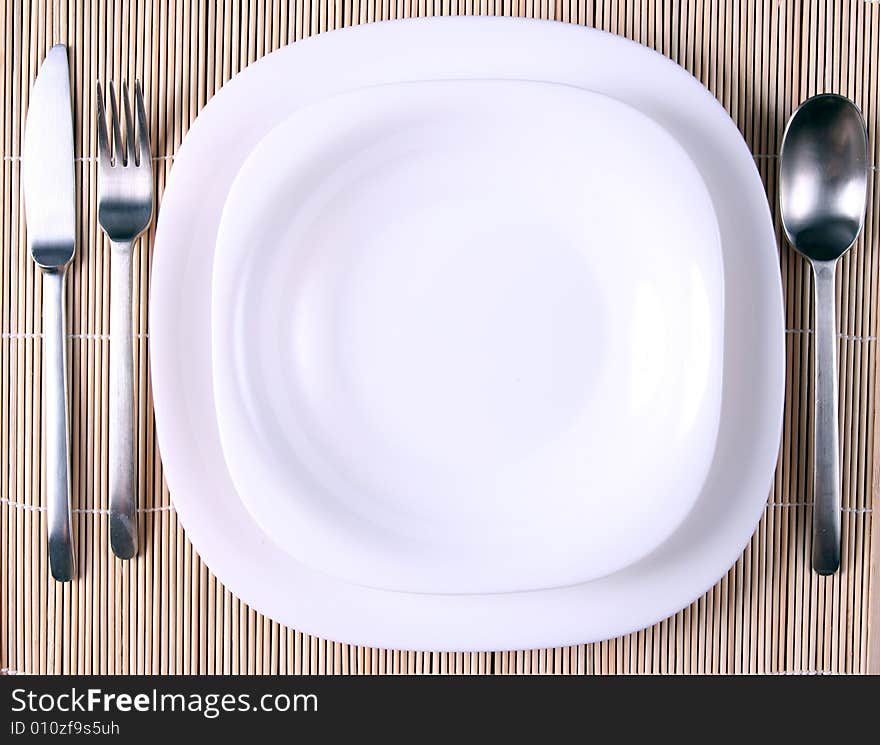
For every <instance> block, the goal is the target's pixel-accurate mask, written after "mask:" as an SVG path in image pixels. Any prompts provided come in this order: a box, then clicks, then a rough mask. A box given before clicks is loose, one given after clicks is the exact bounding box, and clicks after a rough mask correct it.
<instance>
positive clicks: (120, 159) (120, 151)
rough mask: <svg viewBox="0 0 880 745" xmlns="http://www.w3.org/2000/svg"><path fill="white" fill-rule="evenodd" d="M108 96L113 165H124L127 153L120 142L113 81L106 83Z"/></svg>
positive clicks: (117, 110) (120, 136)
mask: <svg viewBox="0 0 880 745" xmlns="http://www.w3.org/2000/svg"><path fill="white" fill-rule="evenodd" d="M107 85H108V88H109V91H108V96H109V97H110V129H111V130H113V157H114V160H115V162H114V165H117V166H124V165H125V161H126V157H127V153H126V151H125V145H124V144H123V143H122V133H121V132H120V130H119V109H118V108H117V106H116V89H115V88H114V87H113V81H112V80H111V81H110V82H109V83H108V84H107Z"/></svg>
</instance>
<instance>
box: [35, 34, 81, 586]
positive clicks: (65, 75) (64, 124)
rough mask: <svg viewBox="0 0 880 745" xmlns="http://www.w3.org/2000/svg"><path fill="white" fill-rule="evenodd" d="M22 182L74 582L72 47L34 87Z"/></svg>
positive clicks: (62, 533)
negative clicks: (68, 299) (69, 284)
mask: <svg viewBox="0 0 880 745" xmlns="http://www.w3.org/2000/svg"><path fill="white" fill-rule="evenodd" d="M22 183H23V185H24V208H25V217H26V219H27V238H28V247H29V248H30V252H31V256H32V257H33V259H34V261H35V262H36V263H37V265H38V266H39V267H40V269H41V270H42V275H43V371H42V388H43V390H42V401H43V404H42V409H43V421H44V422H45V430H44V437H45V442H46V498H47V500H48V505H47V506H48V509H47V517H48V532H49V568H50V570H51V572H52V576H53V577H54V578H55V579H56V580H59V581H62V582H65V581H67V580H70V579H71V578H72V577H73V573H74V554H73V541H72V538H71V524H70V467H69V464H70V445H69V437H70V435H69V429H68V418H67V416H68V414H67V412H68V409H67V360H66V353H65V319H64V316H65V313H64V305H65V302H64V277H65V274H66V272H67V265H68V264H69V263H70V260H71V259H72V258H73V252H74V247H75V243H76V239H75V235H76V217H75V215H74V193H75V192H74V173H73V121H72V115H71V105H70V75H69V72H68V67H67V47H65V46H64V45H63V44H58V45H56V46H54V47H52V49H50V50H49V53H48V54H47V55H46V59H45V60H44V61H43V66H42V67H41V68H40V72H39V74H38V75H37V79H36V81H35V82H34V85H33V88H32V89H31V95H30V105H29V106H28V112H27V121H26V123H25V131H24V147H23V150H22Z"/></svg>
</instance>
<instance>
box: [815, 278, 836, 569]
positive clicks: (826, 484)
mask: <svg viewBox="0 0 880 745" xmlns="http://www.w3.org/2000/svg"><path fill="white" fill-rule="evenodd" d="M812 264H813V287H814V293H815V294H814V298H815V303H814V305H815V313H816V333H815V344H816V351H815V354H816V360H815V369H814V376H815V388H816V411H815V417H814V422H815V423H814V427H815V433H814V452H813V569H814V570H815V571H817V572H818V573H819V574H834V572H836V571H837V569H838V568H839V567H840V448H839V444H838V429H837V428H838V423H837V375H838V371H837V320H836V317H835V305H836V302H837V301H836V297H835V290H834V274H835V269H836V266H837V262H836V261H813V262H812Z"/></svg>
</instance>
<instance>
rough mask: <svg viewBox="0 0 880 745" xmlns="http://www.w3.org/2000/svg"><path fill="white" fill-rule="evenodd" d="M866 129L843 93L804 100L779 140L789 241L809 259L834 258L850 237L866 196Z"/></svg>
mask: <svg viewBox="0 0 880 745" xmlns="http://www.w3.org/2000/svg"><path fill="white" fill-rule="evenodd" d="M868 170H869V169H868V133H867V129H866V127H865V121H864V119H863V118H862V114H861V112H860V111H859V109H858V107H857V106H856V105H855V104H854V103H853V102H852V101H850V100H849V99H848V98H844V97H843V96H837V95H833V94H822V95H819V96H814V97H813V98H811V99H809V100H807V101H806V102H805V103H804V104H803V105H801V107H800V108H798V110H797V111H795V113H794V114H793V116H792V117H791V120H790V121H789V124H788V127H787V129H786V132H785V136H784V138H783V141H782V154H781V157H780V167H779V196H780V208H781V211H782V225H783V227H784V229H785V233H786V235H787V236H788V240H789V241H790V242H791V244H792V246H794V247H795V249H797V250H798V251H799V252H800V253H802V254H804V256H806V257H807V258H809V259H813V260H816V261H834V260H836V259H838V258H840V256H841V255H843V254H844V253H845V252H846V251H847V250H849V248H851V247H852V245H853V243H855V241H856V238H858V235H859V233H860V232H861V230H862V226H863V224H864V222H865V207H866V204H867V198H868Z"/></svg>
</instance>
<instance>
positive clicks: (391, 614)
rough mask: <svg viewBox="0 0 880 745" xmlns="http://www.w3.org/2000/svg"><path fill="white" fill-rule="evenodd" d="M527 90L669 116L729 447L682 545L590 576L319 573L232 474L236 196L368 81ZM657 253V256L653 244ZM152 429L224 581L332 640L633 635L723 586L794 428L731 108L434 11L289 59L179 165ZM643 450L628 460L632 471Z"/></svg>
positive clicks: (680, 86)
mask: <svg viewBox="0 0 880 745" xmlns="http://www.w3.org/2000/svg"><path fill="white" fill-rule="evenodd" d="M449 79H456V80H470V79H496V80H530V81H542V82H550V83H559V84H565V85H569V86H574V87H577V88H581V89H584V90H587V91H592V92H594V93H600V94H604V95H608V96H610V97H612V98H615V99H617V100H618V101H620V102H622V103H625V104H627V105H628V106H631V107H633V108H635V109H637V110H638V111H640V112H641V113H642V114H644V115H646V116H648V117H649V118H651V119H653V121H654V122H656V123H657V124H658V125H660V126H661V127H662V128H663V129H664V130H665V131H666V132H667V133H668V134H669V135H670V136H672V137H673V138H674V139H675V140H677V141H678V143H679V145H680V146H681V147H682V148H683V149H684V150H685V152H686V153H687V155H688V157H689V158H690V160H691V161H692V162H693V163H694V165H695V166H696V168H697V170H698V171H699V173H700V176H701V178H702V180H703V182H704V184H705V188H706V190H707V191H708V194H709V196H710V199H711V202H712V206H713V208H714V213H715V218H716V220H717V224H718V230H719V234H720V240H721V262H722V272H723V293H724V318H723V340H722V345H723V349H722V375H721V411H720V417H719V426H718V432H717V438H716V444H715V448H714V451H713V455H712V460H711V463H710V465H709V470H708V473H707V475H706V478H705V480H704V481H703V486H702V488H701V490H700V493H699V495H698V496H697V498H696V500H695V502H694V504H693V506H692V508H691V509H690V510H689V511H688V513H687V515H686V517H685V518H684V520H683V522H682V523H681V524H680V525H679V526H678V527H677V528H676V529H675V530H674V532H673V533H672V535H671V536H669V537H668V538H667V539H666V540H664V541H663V542H662V543H661V544H660V545H659V546H658V547H657V548H656V549H655V550H654V551H652V552H651V553H650V554H649V555H647V556H645V557H643V558H641V559H640V560H638V561H636V562H634V563H632V564H629V565H628V566H626V567H624V568H622V569H620V570H618V571H615V572H612V573H610V574H607V575H605V576H603V577H601V578H598V579H594V580H592V581H588V582H579V583H575V584H571V585H567V586H564V587H554V588H548V589H541V590H531V591H520V592H501V593H459V594H449V593H426V592H399V591H393V590H387V589H377V588H375V587H370V586H366V585H362V584H358V583H353V582H349V581H346V580H343V579H340V578H337V577H335V576H333V575H332V574H329V573H327V572H324V571H321V570H319V569H316V568H314V567H313V566H310V565H309V564H306V563H304V562H303V561H301V560H300V559H298V558H297V557H296V556H294V555H293V554H291V553H290V552H289V551H287V550H285V548H283V547H282V546H279V545H278V544H276V543H275V541H273V540H271V539H270V538H269V537H268V536H267V534H266V533H265V531H263V530H262V529H261V527H260V526H259V524H258V522H257V521H256V520H254V519H253V516H252V515H251V513H250V512H249V511H248V509H247V507H246V506H245V504H244V502H243V500H242V499H241V498H240V496H239V494H238V493H237V491H236V489H235V486H234V484H233V480H232V478H231V476H230V473H229V470H228V467H227V465H226V461H225V457H224V451H223V448H222V444H221V438H220V432H219V427H218V422H217V417H216V413H215V396H214V386H213V381H212V302H211V292H212V274H213V265H214V256H215V248H216V239H217V234H218V228H219V224H220V220H221V215H222V212H223V207H224V203H225V201H226V199H227V196H228V195H229V191H230V188H231V185H232V183H233V181H234V180H235V178H236V175H237V174H238V172H239V170H240V169H241V167H242V165H243V164H244V163H245V161H246V160H247V158H248V157H249V156H250V155H251V153H252V152H253V150H254V148H255V147H256V146H257V145H258V143H259V142H260V141H261V140H262V139H263V138H264V137H265V136H266V135H267V134H268V133H269V132H270V131H271V130H272V129H273V128H274V127H276V126H277V125H278V124H281V123H282V122H283V121H285V120H286V119H287V118H288V117H290V116H291V115H292V114H294V112H296V111H298V110H300V109H302V108H304V107H306V106H309V105H310V104H313V103H316V102H318V101H320V100H322V99H326V98H329V97H331V96H334V95H336V94H341V93H345V92H350V91H356V90H358V89H360V88H364V87H368V86H375V85H383V84H388V83H401V82H412V81H432V80H449ZM645 250H646V252H647V251H649V250H650V247H646V248H645ZM150 340H151V373H152V382H153V397H154V402H155V408H156V426H157V433H158V437H159V443H160V447H161V451H162V460H163V466H164V469H165V477H166V479H167V482H168V485H169V488H170V491H171V495H172V498H173V499H174V503H175V506H176V508H177V511H178V513H179V515H180V519H181V522H182V524H183V526H184V528H185V529H186V533H187V536H188V538H189V539H190V540H191V541H192V542H193V545H194V547H195V549H196V550H197V551H198V552H199V554H200V555H201V557H202V558H203V560H204V561H205V562H206V564H207V565H208V566H210V567H211V569H212V571H213V572H214V573H215V575H216V576H217V577H218V579H219V580H220V581H222V582H223V583H224V584H225V585H226V586H227V587H228V588H229V589H230V590H231V591H232V592H234V593H236V594H237V595H238V596H239V597H240V598H241V599H242V600H244V601H245V602H247V603H249V604H250V605H251V606H252V607H254V608H255V609H256V610H258V611H261V612H263V613H265V614H266V615H268V616H269V617H271V618H273V619H275V620H277V621H280V622H282V623H285V624H288V625H290V626H294V627H296V628H298V629H301V630H303V631H306V632H309V633H313V634H317V635H320V636H323V637H325V638H330V639H334V640H339V641H347V642H351V643H359V644H369V645H374V646H382V647H394V648H411V649H412V648H415V649H435V650H438V649H446V650H477V649H510V648H529V647H544V646H557V645H565V644H574V643H582V642H588V641H594V640H597V639H603V638H608V637H611V636H616V635H620V634H624V633H627V632H629V631H633V630H636V629H638V628H641V627H644V626H646V625H649V624H651V623H654V622H656V621H659V620H661V619H662V618H665V617H666V616H668V615H670V614H672V613H674V612H676V611H677V610H679V609H681V608H682V607H684V606H686V605H687V604H688V603H690V602H691V601H693V600H694V599H696V598H697V597H699V596H700V595H701V594H702V593H704V592H705V591H706V590H708V589H709V588H710V587H711V586H712V585H713V584H714V583H715V582H716V581H717V580H718V579H719V578H720V577H721V576H722V575H723V574H724V573H725V572H726V571H727V570H728V569H729V567H730V566H732V565H733V563H734V562H735V561H736V559H737V557H738V556H739V554H740V553H741V552H742V550H743V548H744V547H745V545H746V544H747V542H748V541H749V539H750V537H751V535H752V533H753V532H754V529H755V527H756V525H757V523H758V520H759V518H760V516H761V513H762V511H763V509H764V505H765V503H766V498H767V493H768V490H769V486H770V483H771V479H772V474H773V470H774V466H775V463H776V457H777V451H778V446H779V437H780V432H781V423H782V405H783V390H784V344H783V313H782V292H781V283H780V276H779V268H778V258H777V253H776V248H775V236H774V232H773V228H772V223H771V220H770V214H769V209H768V205H767V200H766V195H765V193H764V189H763V186H762V184H761V180H760V178H759V176H758V173H757V170H756V168H755V165H754V161H753V160H752V157H751V155H750V153H749V150H748V148H747V146H746V144H745V142H744V141H743V139H742V137H741V135H740V134H739V132H738V130H737V129H736V126H735V125H734V124H733V122H732V121H731V120H730V118H729V116H728V115H727V113H726V112H725V111H724V110H723V108H722V107H721V106H720V105H719V104H718V103H717V101H715V100H714V98H713V97H712V96H711V95H710V94H709V92H708V91H707V90H706V89H705V88H704V87H703V86H701V85H700V84H699V82H698V81H696V80H695V79H694V78H693V77H691V76H690V75H689V74H688V73H687V72H686V71H684V70H683V69H681V68H680V67H678V66H676V65H675V64H673V63H672V62H670V61H668V60H667V59H665V58H663V57H662V56H661V55H659V54H657V53H655V52H653V51H651V50H649V49H647V48H645V47H642V46H640V45H638V44H635V43H633V42H630V41H627V40H624V39H621V38H618V37H615V36H612V35H609V34H605V33H602V32H597V31H592V30H586V29H583V28H580V27H577V26H571V25H566V24H559V23H553V22H546V21H527V20H512V19H494V18H442V19H441V18H431V19H424V20H408V21H395V22H389V23H381V24H374V25H366V26H359V27H353V28H350V29H345V30H342V31H335V32H333V33H329V34H324V35H320V36H318V37H315V38H313V39H309V40H306V41H303V42H297V43H296V44H294V45H292V46H289V47H285V48H284V49H281V50H279V51H278V52H276V53H273V54H271V55H269V56H267V57H265V58H263V59H262V60H260V61H258V62H256V63H254V64H253V65H251V66H250V67H249V68H247V69H246V70H245V71H243V72H242V73H241V74H239V75H238V76H236V78H234V79H233V80H232V81H230V82H229V83H228V84H227V85H226V86H224V88H223V89H222V90H221V91H219V92H218V93H217V95H216V96H214V98H213V99H212V100H211V101H210V102H209V103H208V105H207V106H206V107H205V108H204V110H203V111H202V112H201V114H200V115H199V116H198V118H197V119H196V121H195V122H194V123H193V126H192V127H191V129H190V131H189V133H188V135H187V137H186V139H185V141H184V143H183V144H182V146H181V147H180V149H179V150H178V152H177V153H176V155H175V163H174V167H173V170H172V172H171V175H170V177H169V180H168V184H167V187H166V189H165V193H164V197H163V200H162V204H161V210H160V214H159V223H158V228H157V236H156V247H155V254H154V260H153V267H152V276H151V301H150ZM639 457H640V454H638V453H633V454H632V463H631V466H632V467H637V465H636V461H637V459H638V458H639Z"/></svg>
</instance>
